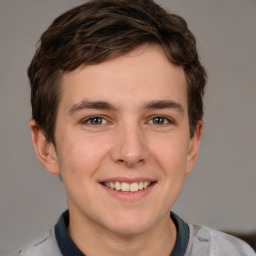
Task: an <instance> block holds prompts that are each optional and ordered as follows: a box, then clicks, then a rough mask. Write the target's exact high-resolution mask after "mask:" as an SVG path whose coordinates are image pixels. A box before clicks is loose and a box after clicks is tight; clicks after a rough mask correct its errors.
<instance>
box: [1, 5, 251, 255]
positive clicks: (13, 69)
mask: <svg viewBox="0 0 256 256" xmlns="http://www.w3.org/2000/svg"><path fill="white" fill-rule="evenodd" d="M82 2H84V1H81V0H80V1H79V0H69V1H68V0H44V1H43V0H0V115H1V116H0V203H1V205H0V206H1V207H0V251H2V253H5V252H7V251H9V250H11V249H14V248H17V247H19V246H20V245H21V244H23V243H24V242H27V241H29V240H31V239H33V238H34V237H35V236H37V235H39V234H41V233H42V232H45V231H47V230H48V229H49V228H50V226H51V225H53V224H54V223H55V222H56V221H57V218H58V216H59V214H60V213H61V212H62V211H63V210H64V209H65V208H66V203H65V192H64V189H63V187H62V183H61V182H60V181H59V180H58V178H57V177H54V176H51V175H50V174H48V173H47V172H46V171H45V170H44V169H43V167H41V166H40V164H39V163H38V161H37V159H36V156H35V153H34V151H33V148H32V144H31V139H30V131H29V129H28V125H27V123H28V121H29V119H30V116H31V110H30V102H29V100H30V99H29V93H30V91H29V85H28V80H27V76H26V69H27V66H28V64H29V62H30V60H31V58H32V56H33V54H34V51H35V44H36V42H37V41H38V39H39V36H40V35H41V33H42V32H43V31H44V30H45V29H46V28H47V27H48V26H49V25H50V23H51V22H52V20H53V18H55V17H56V16H57V15H59V14H61V13H62V12H63V11H65V10H67V9H69V8H71V7H73V6H76V5H78V4H80V3H82ZM157 2H158V3H161V4H162V5H163V6H165V7H168V9H169V10H172V11H173V12H175V13H178V14H180V15H181V16H183V17H185V18H186V19H187V21H188V23H189V27H190V28H191V30H192V31H193V32H194V33H195V35H196V36H197V39H198V47H199V50H200V56H201V59H202V61H203V63H204V65H205V66H206V68H207V71H208V75H209V82H208V85H207V91H206V96H205V130H204V135H203V142H202V145H201V151H200V156H199V160H198V164H197V165H196V167H195V169H194V172H193V173H192V174H191V175H190V176H188V177H187V180H186V183H185V187H184V190H183V192H182V194H181V197H180V199H179V200H178V202H177V203H176V205H175V207H174V208H175V211H176V212H177V213H178V214H180V215H181V216H182V217H184V219H185V220H188V221H190V222H195V223H201V224H206V225H209V226H211V227H215V228H218V229H224V230H232V231H242V232H245V231H246V232H250V231H252V230H255V229H256V206H255V203H256V195H255V194H256V187H255V180H256V168H255V166H256V160H255V159H256V135H255V132H256V117H255V112H256V100H255V96H256V85H255V83H256V53H255V46H256V1H255V0H170V1H168V0H166V1H164V0H163V1H160V0H159V1H157Z"/></svg>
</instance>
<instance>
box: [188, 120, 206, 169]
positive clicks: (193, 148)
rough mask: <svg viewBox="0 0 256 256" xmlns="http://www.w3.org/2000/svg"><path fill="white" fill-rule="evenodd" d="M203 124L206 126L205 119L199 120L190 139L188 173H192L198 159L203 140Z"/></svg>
mask: <svg viewBox="0 0 256 256" xmlns="http://www.w3.org/2000/svg"><path fill="white" fill-rule="evenodd" d="M203 126H204V125H203V121H199V122H198V123H197V126H196V130H195V132H194V135H193V137H192V138H191V139H190V142H189V151H188V156H187V171H186V174H189V173H191V171H192V169H193V167H194V165H195V163H196V159H197V156H198V153H199V147H200V142H201V138H202V132H203Z"/></svg>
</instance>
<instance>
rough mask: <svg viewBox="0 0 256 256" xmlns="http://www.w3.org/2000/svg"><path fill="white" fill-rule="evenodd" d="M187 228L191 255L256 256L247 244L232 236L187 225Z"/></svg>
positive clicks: (203, 227)
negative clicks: (188, 229)
mask: <svg viewBox="0 0 256 256" xmlns="http://www.w3.org/2000/svg"><path fill="white" fill-rule="evenodd" d="M189 228H190V248H191V252H193V253H192V255H215V256H245V255H246V256H256V253H255V252H254V251H253V249H252V248H251V247H250V246H249V245H248V244H247V243H245V242H244V241H242V240H240V239H238V238H236V237H234V236H231V235H228V234H226V233H223V232H220V231H216V230H213V229H210V228H208V227H206V226H198V225H189ZM202 251H204V253H205V254H202Z"/></svg>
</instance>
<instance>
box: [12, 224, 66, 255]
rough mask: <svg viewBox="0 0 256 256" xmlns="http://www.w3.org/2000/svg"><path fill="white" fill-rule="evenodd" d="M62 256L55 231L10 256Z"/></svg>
mask: <svg viewBox="0 0 256 256" xmlns="http://www.w3.org/2000/svg"><path fill="white" fill-rule="evenodd" d="M35 255H36V256H61V255H62V254H61V252H60V251H59V248H58V245H57V242H56V239H55V235H54V230H53V229H52V230H51V231H50V232H49V233H47V234H45V235H43V236H41V237H40V238H38V239H36V240H34V241H33V242H31V243H29V244H28V245H26V246H24V247H22V248H21V249H20V250H19V251H18V252H16V253H14V254H10V255H8V256H35Z"/></svg>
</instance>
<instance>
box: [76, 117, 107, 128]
mask: <svg viewBox="0 0 256 256" xmlns="http://www.w3.org/2000/svg"><path fill="white" fill-rule="evenodd" d="M96 119H101V120H102V121H103V120H105V121H106V123H107V120H106V118H104V117H102V116H90V117H88V118H86V119H85V120H83V121H82V122H81V123H82V124H87V125H90V126H100V125H104V124H106V123H100V124H92V123H89V122H92V121H93V120H94V121H95V120H96Z"/></svg>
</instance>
